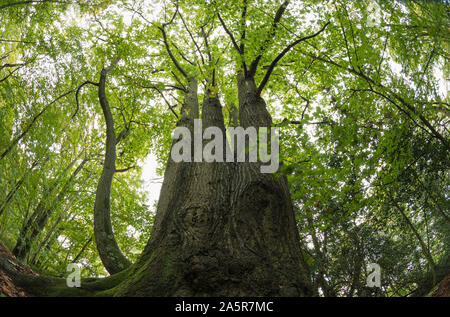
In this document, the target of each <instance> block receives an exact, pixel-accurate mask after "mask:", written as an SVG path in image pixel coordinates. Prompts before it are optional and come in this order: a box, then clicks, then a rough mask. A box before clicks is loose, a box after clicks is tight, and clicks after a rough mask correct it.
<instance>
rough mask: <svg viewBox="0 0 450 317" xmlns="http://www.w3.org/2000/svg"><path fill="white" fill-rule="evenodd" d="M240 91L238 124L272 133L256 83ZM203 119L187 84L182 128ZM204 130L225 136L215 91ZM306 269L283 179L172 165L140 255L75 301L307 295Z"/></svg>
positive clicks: (224, 166) (231, 168)
mask: <svg viewBox="0 0 450 317" xmlns="http://www.w3.org/2000/svg"><path fill="white" fill-rule="evenodd" d="M238 86H239V100H240V104H239V121H240V124H241V125H242V126H243V127H244V128H245V127H248V126H254V127H270V126H271V117H270V114H269V113H268V112H267V109H266V105H265V102H264V100H263V99H262V98H261V97H260V96H259V95H257V93H256V88H255V85H254V81H253V79H252V78H247V79H242V78H241V79H240V80H239V84H238ZM198 113H199V111H198V100H197V85H196V82H195V80H193V79H191V80H190V84H189V89H188V91H187V93H186V96H185V102H184V105H183V109H182V116H181V119H180V120H179V122H178V123H177V125H178V126H184V127H187V128H189V129H190V130H191V131H193V121H194V119H195V118H197V117H198ZM202 124H203V129H206V128H207V127H209V126H216V127H219V128H221V129H222V130H223V131H225V127H224V120H223V115H222V107H221V105H220V102H219V100H218V99H217V98H216V97H214V96H213V94H211V95H207V96H206V97H205V99H204V102H203V110H202ZM224 136H225V133H224ZM225 141H226V140H225V137H224V142H225ZM224 144H226V143H224ZM304 268H305V266H304V263H303V257H302V251H301V248H300V241H299V236H298V231H297V228H296V224H295V218H294V213H293V208H292V204H291V200H290V195H289V188H288V184H287V181H286V178H285V177H283V176H281V175H279V174H277V173H276V174H262V173H261V172H260V163H226V162H213V163H207V162H180V163H176V162H174V161H173V160H172V159H171V158H169V160H168V163H167V167H166V171H165V177H164V182H163V186H162V189H161V194H160V199H159V204H158V208H157V214H156V219H155V225H154V228H153V231H152V234H151V237H150V239H149V241H148V243H147V245H146V247H145V249H144V251H143V253H142V255H141V256H140V258H139V259H138V261H137V262H136V263H134V264H133V265H131V266H130V267H129V268H127V269H126V270H124V271H122V272H120V273H118V274H115V275H112V276H111V277H109V278H106V279H103V280H101V281H82V285H81V289H78V291H79V293H78V295H80V296H310V295H312V294H313V293H312V288H311V285H310V280H309V277H308V274H307V273H306V271H305V269H304ZM55 287H56V286H55ZM58 287H59V286H58ZM61 287H62V286H61ZM66 292H70V294H72V295H73V294H76V290H73V291H66ZM54 293H55V292H52V293H51V294H54ZM67 294H69V293H67Z"/></svg>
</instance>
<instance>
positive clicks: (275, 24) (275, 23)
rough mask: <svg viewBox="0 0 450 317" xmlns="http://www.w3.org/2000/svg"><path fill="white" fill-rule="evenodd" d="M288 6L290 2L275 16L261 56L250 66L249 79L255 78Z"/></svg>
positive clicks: (261, 50)
mask: <svg viewBox="0 0 450 317" xmlns="http://www.w3.org/2000/svg"><path fill="white" fill-rule="evenodd" d="M288 5H289V0H286V1H284V2H283V3H282V4H281V5H280V7H279V8H278V10H277V13H276V14H275V18H274V19H273V22H272V27H271V31H270V33H269V34H268V36H267V38H266V40H265V41H264V43H263V44H262V45H261V47H260V48H259V52H260V53H259V55H258V56H256V58H255V59H254V60H253V62H252V63H251V64H250V69H249V71H248V76H249V77H253V76H255V74H256V69H257V68H258V64H259V61H260V60H261V58H262V56H263V54H264V52H265V51H266V50H267V47H268V46H269V43H270V42H271V41H272V39H273V38H274V36H275V33H276V31H277V27H278V23H279V22H280V20H281V17H282V16H283V14H284V12H285V11H286V9H287V6H288Z"/></svg>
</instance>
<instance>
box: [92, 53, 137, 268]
mask: <svg viewBox="0 0 450 317" xmlns="http://www.w3.org/2000/svg"><path fill="white" fill-rule="evenodd" d="M117 61H118V59H117V60H116V62H117ZM116 62H114V63H113V64H112V65H111V66H109V67H107V68H104V69H103V70H102V71H101V74H100V82H99V87H98V98H99V100H100V105H101V107H102V111H103V116H104V118H105V122H106V144H105V159H104V162H103V170H102V174H101V175H100V179H99V181H98V185H97V191H96V194H95V204H94V236H95V243H96V244H97V250H98V253H99V255H100V259H101V260H102V263H103V265H104V267H105V269H106V270H107V271H108V272H109V273H110V274H115V273H118V272H120V271H122V270H124V269H126V268H128V267H129V266H130V265H131V262H130V261H129V260H128V259H127V258H126V257H125V256H124V255H123V253H122V252H121V250H120V248H119V246H118V244H117V241H116V239H115V238H114V232H113V229H112V225H111V185H112V181H113V178H114V173H115V172H116V144H117V140H118V138H116V134H115V132H114V119H113V116H112V113H111V109H110V107H109V103H108V99H107V98H106V91H105V86H106V76H107V75H108V73H109V71H111V69H112V67H114V65H115V63H116Z"/></svg>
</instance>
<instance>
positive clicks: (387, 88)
mask: <svg viewBox="0 0 450 317" xmlns="http://www.w3.org/2000/svg"><path fill="white" fill-rule="evenodd" d="M284 3H285V2H282V1H269V2H266V1H250V0H248V1H245V0H244V1H237V0H233V1H222V2H215V1H206V2H205V1H195V0H193V1H187V0H186V1H140V0H122V1H119V0H117V1H115V0H107V1H100V0H96V1H84V0H74V1H53V0H47V1H46V0H42V1H20V2H18V1H14V0H2V1H0V21H1V23H0V242H2V243H3V244H4V245H5V246H6V247H7V248H8V249H9V250H10V251H11V252H12V253H13V254H14V255H15V257H16V258H17V259H18V260H19V261H20V262H21V263H22V264H23V265H25V266H26V267H29V268H31V269H32V270H33V271H34V272H36V273H38V274H43V275H54V276H60V277H65V276H66V275H67V270H66V268H67V265H68V264H69V263H79V264H80V265H81V267H82V271H81V272H82V275H83V277H99V276H106V275H108V273H107V272H106V270H105V269H104V267H103V264H102V262H101V260H100V258H99V255H98V251H97V248H96V244H95V239H94V228H93V226H94V218H93V216H94V212H93V210H94V202H95V198H96V188H97V183H98V180H99V177H100V175H101V173H102V164H103V159H104V147H105V139H106V129H105V120H104V117H103V114H102V108H101V107H100V105H99V99H98V91H97V88H96V87H94V86H96V85H95V83H97V82H98V78H99V76H100V73H101V71H102V69H104V68H105V67H106V66H108V65H110V64H111V63H112V62H113V61H117V64H116V65H115V67H114V69H112V70H111V72H110V73H109V74H108V82H107V85H106V93H107V95H108V100H109V104H110V106H111V111H112V116H113V120H114V124H115V131H116V135H117V139H118V140H117V151H116V153H117V158H116V169H117V172H116V173H115V175H114V181H113V183H112V190H111V221H112V226H113V228H114V235H115V238H116V240H117V243H118V245H119V246H120V248H121V250H122V252H123V253H124V255H125V256H126V257H127V258H128V259H129V260H131V261H132V262H134V261H135V260H136V259H137V258H138V256H139V255H140V253H141V252H142V250H143V248H144V246H145V244H146V242H147V240H148V239H149V236H150V234H151V231H152V226H153V221H154V216H155V211H156V205H149V204H148V195H149V193H148V192H147V191H146V188H145V186H144V185H143V181H142V166H143V161H144V160H145V159H146V158H147V157H148V155H149V154H150V153H153V155H155V156H156V157H157V161H158V166H159V169H158V172H159V173H160V174H161V175H162V174H163V172H164V168H165V162H166V160H167V157H168V154H169V150H170V145H171V137H170V134H171V131H172V130H173V128H175V124H176V122H177V120H178V119H179V117H181V115H182V114H181V113H180V109H181V104H182V101H181V99H182V96H183V88H184V86H183V82H182V80H181V79H180V78H182V71H183V69H186V70H188V71H189V72H190V73H196V74H197V77H198V82H199V88H200V92H199V94H200V96H203V95H204V94H206V93H208V92H210V91H211V90H212V91H213V93H214V94H217V95H218V96H219V98H220V100H221V103H222V105H223V114H224V116H225V117H226V120H225V121H226V123H227V124H228V125H230V126H231V125H233V124H234V123H233V120H235V119H234V117H233V112H234V110H235V109H236V107H237V106H238V105H239V102H238V93H237V88H236V85H235V81H236V65H239V64H240V63H242V62H244V63H245V62H247V63H249V64H250V62H251V61H253V60H254V58H255V56H260V55H259V54H260V53H261V51H264V52H265V53H266V54H264V55H263V57H261V60H260V61H259V67H260V68H261V69H262V70H265V71H266V72H265V73H264V72H260V74H258V76H259V78H257V80H258V81H264V80H265V77H264V74H267V73H269V75H270V76H271V77H270V81H268V82H267V84H266V86H265V88H264V90H263V91H262V92H261V95H262V96H264V99H265V100H266V102H267V105H268V107H269V110H270V113H271V115H272V117H273V121H274V125H275V126H278V127H280V132H281V136H280V146H281V159H282V162H283V163H282V165H281V173H283V174H284V175H286V176H287V178H288V181H289V184H290V193H291V198H292V202H293V205H294V211H295V217H296V224H297V228H298V231H299V234H300V238H301V243H302V254H303V258H304V260H305V261H304V265H305V268H304V269H305V270H306V271H307V272H308V276H309V278H310V279H311V282H312V285H313V287H314V289H315V291H316V292H317V294H320V295H323V296H408V295H416V296H421V295H425V294H427V293H429V291H430V290H431V289H432V288H433V287H434V286H435V285H437V283H438V282H440V281H441V280H442V279H444V277H445V276H447V275H448V274H449V273H450V252H449V251H450V213H449V210H450V201H449V188H450V173H449V166H450V139H449V113H450V105H449V99H448V79H449V71H450V69H449V63H448V62H449V58H450V55H449V39H450V37H449V34H450V32H449V31H450V20H449V13H450V12H449V11H450V6H449V4H448V3H447V2H445V1H442V2H440V1H376V2H375V1H314V0H311V1H294V2H292V3H290V4H289V7H288V9H287V10H286V12H285V13H284V15H283V16H282V18H281V17H279V18H278V20H277V13H278V12H279V11H280V9H279V8H280V6H282V5H283V4H284ZM243 8H246V9H245V10H243ZM244 12H245V14H244ZM326 23H329V24H326ZM324 25H326V28H324V29H323V32H322V33H321V34H320V35H319V36H316V37H314V38H311V39H307V40H302V41H301V43H300V41H298V42H299V43H296V42H297V41H296V39H300V38H301V35H305V34H313V33H315V32H317V30H319V29H321V28H322V27H323V26H324ZM243 30H245V31H243ZM230 34H234V37H233V36H231V37H230ZM267 34H268V35H269V36H266V35H267ZM238 35H239V36H238ZM236 41H239V43H240V44H242V43H245V54H244V52H242V51H243V50H242V51H240V50H239V47H238V49H235V48H236V47H234V46H237V44H239V43H236ZM294 43H295V44H294ZM292 44H294V45H292ZM297 44H299V45H297ZM168 45H169V46H170V47H171V51H170V54H169V53H168V50H167V46H168ZM291 45H292V46H291ZM286 48H289V51H288V52H286V54H285V55H282V56H280V52H283V50H284V49H286ZM117 57H120V60H118V59H117ZM277 57H280V60H279V61H278V63H277V64H276V65H273V64H272V61H273V60H276V58H277ZM174 59H175V60H177V61H178V63H179V64H180V65H181V66H182V67H179V66H180V65H176V64H174V63H173V60H174ZM272 65H273V66H274V67H272ZM269 71H270V72H269ZM211 74H213V76H214V78H215V80H216V82H217V86H216V87H211V86H210V82H208V79H209V78H210V76H211ZM200 98H201V97H200ZM369 263H377V264H379V265H380V267H381V287H380V288H370V287H367V286H366V278H367V276H368V274H369V273H370V272H368V270H367V265H368V264H369Z"/></svg>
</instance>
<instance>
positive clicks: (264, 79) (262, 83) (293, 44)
mask: <svg viewBox="0 0 450 317" xmlns="http://www.w3.org/2000/svg"><path fill="white" fill-rule="evenodd" d="M328 24H330V22H327V23H325V25H324V26H323V27H322V28H321V29H320V30H319V31H317V32H316V33H314V34H312V35H309V36H305V37H302V38H300V39H298V40H296V41H294V42H292V43H291V44H289V45H288V46H287V47H286V48H285V49H284V50H283V51H282V52H281V53H280V54H279V55H278V56H277V57H276V58H275V59H274V60H273V62H272V63H271V64H270V66H269V69H267V72H266V75H265V76H264V78H263V80H262V81H261V83H260V84H259V87H258V91H257V93H258V95H259V94H261V91H262V90H263V89H264V86H265V85H266V84H267V82H268V81H269V77H270V75H271V74H272V72H273V69H274V68H275V66H277V63H278V62H279V61H280V60H281V59H282V58H283V57H284V55H286V54H287V53H288V52H289V51H290V50H291V49H292V48H293V47H294V46H296V45H297V44H298V43H300V42H303V41H306V40H309V39H311V38H314V37H316V36H318V35H319V34H320V33H322V32H323V31H324V30H325V28H326V27H327V26H328Z"/></svg>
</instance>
